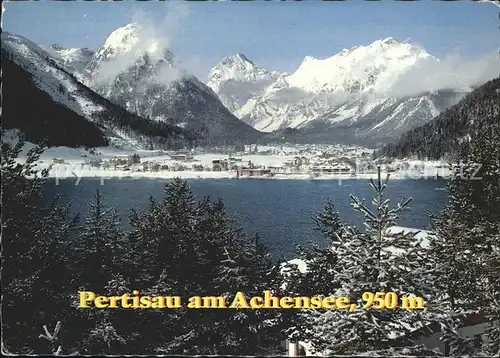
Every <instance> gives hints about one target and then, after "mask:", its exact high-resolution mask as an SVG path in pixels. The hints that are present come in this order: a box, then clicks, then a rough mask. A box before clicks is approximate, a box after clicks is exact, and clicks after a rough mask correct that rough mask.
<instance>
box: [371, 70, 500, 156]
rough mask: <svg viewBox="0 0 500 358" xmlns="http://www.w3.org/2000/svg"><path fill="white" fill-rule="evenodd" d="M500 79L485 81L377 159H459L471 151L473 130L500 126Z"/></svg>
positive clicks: (381, 153)
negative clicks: (386, 157)
mask: <svg viewBox="0 0 500 358" xmlns="http://www.w3.org/2000/svg"><path fill="white" fill-rule="evenodd" d="M499 103H500V77H498V78H496V79H493V80H491V81H488V82H486V83H485V84H484V85H482V86H480V87H479V88H477V89H476V90H474V91H473V92H471V93H470V94H468V95H467V96H465V97H464V98H463V99H462V100H460V101H459V102H458V103H457V104H456V105H454V106H452V107H450V108H449V109H448V110H446V111H444V112H442V113H440V114H439V115H438V116H436V117H435V118H434V119H433V120H432V121H430V122H428V123H426V124H424V125H423V126H421V127H418V128H415V129H413V130H410V131H408V132H407V133H405V134H403V135H402V136H401V137H400V138H398V139H397V140H396V141H395V142H394V143H390V144H387V145H386V146H384V147H383V148H381V149H380V150H378V151H377V152H376V153H375V156H376V157H381V156H388V157H395V158H408V157H417V158H419V159H451V160H460V159H461V158H464V157H466V156H467V154H468V151H469V150H470V136H469V134H470V133H471V132H472V131H477V130H480V128H482V127H486V126H494V127H495V126H496V127H498V126H500V117H499V115H500V111H499V106H498V104H499Z"/></svg>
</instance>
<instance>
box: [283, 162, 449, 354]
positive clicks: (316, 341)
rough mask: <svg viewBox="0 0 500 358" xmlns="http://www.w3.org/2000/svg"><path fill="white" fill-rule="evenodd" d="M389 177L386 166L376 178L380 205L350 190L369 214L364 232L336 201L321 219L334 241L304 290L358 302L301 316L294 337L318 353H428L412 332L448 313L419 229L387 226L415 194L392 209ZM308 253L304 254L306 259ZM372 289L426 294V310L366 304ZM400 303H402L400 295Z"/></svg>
mask: <svg viewBox="0 0 500 358" xmlns="http://www.w3.org/2000/svg"><path fill="white" fill-rule="evenodd" d="M387 181H388V177H387V178H386V179H385V180H384V179H382V178H381V174H380V169H379V175H378V180H372V181H371V183H370V186H371V187H372V188H373V190H374V191H375V198H374V199H373V202H372V204H373V208H370V207H369V206H368V205H366V204H365V202H364V200H361V199H359V198H357V197H355V196H352V195H351V206H352V208H353V209H354V210H355V211H356V212H358V213H359V214H361V215H363V217H364V228H363V229H359V228H356V227H351V226H347V225H345V224H343V223H342V222H341V220H340V219H339V217H338V213H336V212H335V211H334V208H333V206H332V205H331V204H330V203H327V206H326V208H325V211H324V212H323V214H322V215H320V216H319V217H318V221H319V223H320V227H321V228H322V231H323V233H324V235H325V236H327V237H328V238H329V239H330V241H331V243H330V245H329V246H328V247H327V248H325V249H323V250H320V251H321V255H320V256H319V259H313V260H312V261H311V264H308V267H307V271H308V272H307V275H308V276H309V277H314V278H316V280H313V281H311V286H309V287H307V285H306V287H302V288H301V290H307V293H313V294H316V295H323V296H335V297H340V296H347V297H349V298H350V299H351V302H353V303H357V304H358V307H357V308H356V309H355V310H354V311H352V312H351V311H349V310H346V309H327V310H303V311H302V312H300V313H299V317H300V318H299V320H298V322H299V323H300V322H308V323H307V326H306V327H305V328H302V327H300V325H297V326H295V328H292V329H291V331H290V334H291V335H292V337H295V339H297V340H305V341H308V342H310V343H311V344H312V348H313V350H314V351H315V352H322V353H329V354H362V353H366V352H372V353H373V352H376V351H381V350H385V349H389V348H392V349H393V350H394V351H395V352H400V353H401V352H403V350H404V352H405V354H411V352H418V354H421V353H422V351H425V348H423V347H419V346H415V344H414V343H413V342H412V341H411V339H409V338H407V337H408V333H409V332H412V331H414V330H416V329H421V328H425V327H426V326H427V325H428V324H429V323H432V322H440V321H441V320H442V319H444V318H445V317H446V313H445V312H443V311H442V310H441V307H439V306H438V305H436V304H434V302H435V298H436V297H438V296H439V291H438V289H437V288H436V286H435V285H434V280H435V276H436V270H438V268H437V267H436V266H435V265H434V263H433V262H432V261H431V260H428V258H427V256H428V255H427V251H426V248H425V245H424V244H423V242H422V239H418V238H417V236H416V235H417V233H414V232H411V233H405V232H399V233H392V234H389V233H388V230H387V229H388V228H389V227H391V226H394V225H395V224H396V223H397V219H398V215H399V214H400V213H402V212H405V211H407V210H409V203H410V200H411V199H403V200H402V201H401V202H399V203H398V204H397V205H396V207H394V208H390V207H389V200H388V199H387V198H386V196H385V190H386V188H387ZM307 258H308V257H307V256H306V257H304V259H306V261H307ZM294 276H295V277H300V275H294ZM328 281H329V282H328ZM291 286H293V283H292V285H291ZM366 291H370V292H374V293H375V292H384V293H387V292H396V293H397V295H398V296H399V297H403V296H412V295H416V296H419V297H423V298H424V300H425V301H426V304H427V307H426V308H425V309H423V310H407V309H402V308H401V307H397V308H395V309H386V308H382V309H376V306H377V305H378V304H375V305H374V306H372V307H370V308H366V309H363V308H362V306H363V304H365V303H366V302H365V301H363V300H362V297H363V296H362V295H363V292H366ZM365 300H366V299H365ZM375 303H377V301H375ZM397 303H398V305H400V301H399V300H398V302H397ZM428 353H433V352H428ZM416 354H417V353H416Z"/></svg>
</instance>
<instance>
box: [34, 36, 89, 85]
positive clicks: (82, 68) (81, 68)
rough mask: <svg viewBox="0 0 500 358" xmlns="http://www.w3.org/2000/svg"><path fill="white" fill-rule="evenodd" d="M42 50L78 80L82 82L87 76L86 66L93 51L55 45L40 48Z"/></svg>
mask: <svg viewBox="0 0 500 358" xmlns="http://www.w3.org/2000/svg"><path fill="white" fill-rule="evenodd" d="M42 48H43V49H44V50H45V51H47V52H48V53H50V54H51V55H52V57H54V58H55V59H56V60H57V61H58V62H60V64H61V65H62V66H63V67H64V68H65V69H67V70H68V71H69V72H71V73H72V74H74V75H75V77H77V78H78V79H80V80H84V79H85V78H86V77H87V76H88V73H87V72H86V71H87V65H88V64H89V62H90V60H91V59H92V56H93V55H94V51H92V50H89V49H88V48H65V47H62V46H60V45H57V44H53V45H50V46H42Z"/></svg>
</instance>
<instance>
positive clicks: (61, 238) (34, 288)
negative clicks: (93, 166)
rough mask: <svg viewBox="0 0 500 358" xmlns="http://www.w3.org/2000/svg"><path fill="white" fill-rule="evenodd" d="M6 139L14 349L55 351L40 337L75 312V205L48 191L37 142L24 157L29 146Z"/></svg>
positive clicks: (7, 271) (9, 328) (7, 287)
mask: <svg viewBox="0 0 500 358" xmlns="http://www.w3.org/2000/svg"><path fill="white" fill-rule="evenodd" d="M24 144H25V142H24V140H22V139H21V140H20V141H19V142H18V143H17V144H16V145H15V146H13V147H12V146H10V145H8V144H7V143H2V152H1V173H2V288H3V293H2V294H3V297H2V323H3V327H2V328H3V332H2V333H3V344H4V348H5V349H6V350H7V351H9V352H11V353H20V354H22V353H33V352H37V353H49V351H46V349H47V347H46V345H44V344H43V342H41V341H40V339H39V338H38V336H39V334H38V329H39V327H41V326H42V325H43V324H47V323H48V324H50V325H52V324H56V322H57V321H58V320H62V321H64V320H65V318H66V317H67V316H68V315H69V307H68V299H69V295H68V294H67V292H68V289H69V285H68V282H70V281H71V279H72V278H73V272H72V271H71V270H70V268H69V251H70V247H69V245H68V243H69V242H70V240H69V239H70V237H71V236H72V232H73V229H74V226H75V220H76V219H71V218H70V216H69V205H63V204H62V203H61V202H60V200H58V199H57V198H55V199H54V200H49V203H48V204H45V203H44V202H47V198H44V197H43V193H44V185H45V183H46V178H47V175H48V170H39V169H38V168H37V162H38V160H39V158H40V155H41V154H42V152H43V150H44V148H43V147H42V146H36V147H34V148H32V149H31V150H29V151H28V153H27V155H26V159H23V160H19V159H20V158H19V155H20V153H21V151H22V148H23V146H24Z"/></svg>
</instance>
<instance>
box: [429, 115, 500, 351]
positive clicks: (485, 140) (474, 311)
mask: <svg viewBox="0 0 500 358" xmlns="http://www.w3.org/2000/svg"><path fill="white" fill-rule="evenodd" d="M499 120H500V117H499V116H498V115H497V116H496V120H494V121H483V123H481V122H479V124H478V125H476V126H475V127H474V128H473V129H472V133H471V143H470V151H469V154H468V156H467V157H466V158H465V161H464V162H461V163H459V164H458V165H457V166H456V167H455V168H454V173H453V176H452V178H451V180H450V182H449V184H448V194H449V195H448V196H449V203H448V205H447V207H446V208H445V209H444V210H443V211H442V213H441V214H440V215H439V216H438V217H436V218H434V220H433V226H434V230H435V231H436V239H435V240H433V241H432V245H431V247H432V252H433V254H434V255H433V256H434V257H435V258H436V260H437V261H438V262H439V263H440V265H442V266H443V267H445V273H446V281H445V285H444V291H445V292H446V294H445V295H443V297H442V300H443V301H446V302H447V304H449V305H450V307H451V309H452V311H453V318H454V319H453V320H451V321H450V322H449V323H448V324H447V325H446V326H444V327H443V336H442V340H443V341H444V342H446V343H447V344H449V345H450V346H451V348H452V350H453V354H486V355H498V354H499V352H500V338H499V336H500V311H499V309H498V307H499V306H498V304H499V303H500V149H499V148H500V147H499V145H500V126H499ZM484 123H486V124H484ZM471 315H479V316H480V317H483V318H484V319H485V320H486V322H488V323H489V327H488V329H487V336H488V342H487V343H486V344H484V345H483V346H482V347H481V348H477V347H476V348H474V346H473V342H471V341H470V340H468V339H466V338H465V337H462V336H461V335H460V333H459V328H460V326H461V325H462V324H463V321H464V319H466V318H467V317H470V316H471Z"/></svg>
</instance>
